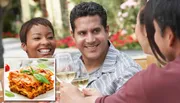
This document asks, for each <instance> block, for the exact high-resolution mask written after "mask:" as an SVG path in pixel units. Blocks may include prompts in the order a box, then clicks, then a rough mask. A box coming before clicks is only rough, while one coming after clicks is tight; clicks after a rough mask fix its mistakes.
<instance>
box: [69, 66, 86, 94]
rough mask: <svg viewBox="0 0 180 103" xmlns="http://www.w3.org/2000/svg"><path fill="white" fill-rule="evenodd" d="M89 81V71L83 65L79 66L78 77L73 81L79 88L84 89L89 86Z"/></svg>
mask: <svg viewBox="0 0 180 103" xmlns="http://www.w3.org/2000/svg"><path fill="white" fill-rule="evenodd" d="M88 82H89V73H88V72H87V70H86V69H85V68H83V67H79V69H78V70H77V74H76V77H75V78H74V80H73V81H72V82H71V83H72V84H73V85H74V86H77V87H78V88H79V90H82V89H84V88H86V87H87V85H88Z"/></svg>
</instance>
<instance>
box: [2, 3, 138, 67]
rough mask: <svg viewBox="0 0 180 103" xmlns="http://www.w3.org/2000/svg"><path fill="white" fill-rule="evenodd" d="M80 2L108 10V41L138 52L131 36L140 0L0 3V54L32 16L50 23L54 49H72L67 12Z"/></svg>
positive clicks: (134, 39)
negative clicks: (97, 4) (87, 2)
mask: <svg viewBox="0 0 180 103" xmlns="http://www.w3.org/2000/svg"><path fill="white" fill-rule="evenodd" d="M83 1H94V2H97V3H100V4H101V5H103V7H104V8H105V9H106V10H107V15H108V24H109V26H110V32H109V39H110V41H111V42H112V43H113V44H114V46H115V47H116V48H118V49H119V50H140V49H141V47H140V45H139V43H138V41H137V39H136V37H135V35H134V29H135V23H136V16H137V13H138V10H139V8H140V4H141V1H140V0H0V44H1V45H0V52H2V51H3V45H2V40H3V39H4V38H17V39H19V30H20V27H21V25H22V24H23V23H24V22H25V21H27V20H29V19H31V18H33V17H44V18H47V19H48V20H50V21H51V23H52V24H53V26H54V29H55V34H56V40H57V48H75V43H74V41H73V39H72V38H71V35H70V25H69V13H70V11H71V9H72V8H73V7H74V5H76V4H78V3H80V2H83ZM1 58H2V55H1V57H0V60H1ZM0 65H1V64H0Z"/></svg>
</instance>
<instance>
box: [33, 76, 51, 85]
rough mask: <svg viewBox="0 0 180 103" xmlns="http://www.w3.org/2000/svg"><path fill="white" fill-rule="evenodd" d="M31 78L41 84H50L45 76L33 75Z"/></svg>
mask: <svg viewBox="0 0 180 103" xmlns="http://www.w3.org/2000/svg"><path fill="white" fill-rule="evenodd" d="M33 76H34V77H35V78H36V79H37V80H38V81H40V82H42V83H47V84H50V82H49V81H48V80H47V79H46V77H45V76H43V75H42V74H33Z"/></svg>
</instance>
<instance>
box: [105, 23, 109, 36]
mask: <svg viewBox="0 0 180 103" xmlns="http://www.w3.org/2000/svg"><path fill="white" fill-rule="evenodd" d="M105 31H106V33H107V35H108V36H109V25H107V26H106V28H105Z"/></svg>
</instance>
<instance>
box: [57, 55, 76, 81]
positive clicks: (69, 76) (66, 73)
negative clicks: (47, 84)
mask: <svg viewBox="0 0 180 103" xmlns="http://www.w3.org/2000/svg"><path fill="white" fill-rule="evenodd" d="M55 58H56V79H57V80H58V81H59V82H66V83H71V81H72V80H73V79H74V78H75V76H76V72H75V70H74V69H73V68H74V67H75V64H74V62H73V60H72V58H71V55H70V54H69V53H59V54H57V55H55Z"/></svg>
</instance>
